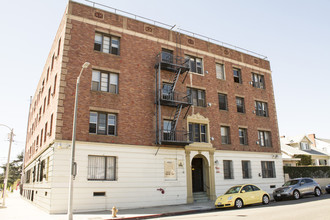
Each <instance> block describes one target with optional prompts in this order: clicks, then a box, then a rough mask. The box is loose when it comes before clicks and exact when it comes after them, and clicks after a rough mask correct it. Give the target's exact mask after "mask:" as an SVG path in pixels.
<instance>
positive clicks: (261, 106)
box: [254, 101, 268, 117]
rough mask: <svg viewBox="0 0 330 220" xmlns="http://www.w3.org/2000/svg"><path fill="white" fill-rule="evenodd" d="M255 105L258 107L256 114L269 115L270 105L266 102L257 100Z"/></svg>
mask: <svg viewBox="0 0 330 220" xmlns="http://www.w3.org/2000/svg"><path fill="white" fill-rule="evenodd" d="M254 106H255V109H256V115H258V116H263V117H268V105H267V103H266V102H260V101H255V102H254Z"/></svg>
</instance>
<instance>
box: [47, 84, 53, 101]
mask: <svg viewBox="0 0 330 220" xmlns="http://www.w3.org/2000/svg"><path fill="white" fill-rule="evenodd" d="M51 91H52V87H49V89H48V100H47V106H48V105H49V103H50V95H51Z"/></svg>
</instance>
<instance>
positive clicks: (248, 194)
mask: <svg viewBox="0 0 330 220" xmlns="http://www.w3.org/2000/svg"><path fill="white" fill-rule="evenodd" d="M256 203H262V204H265V205H266V204H268V203H269V194H268V193H266V192H265V191H263V190H261V189H260V188H259V187H257V186H255V185H252V184H244V185H237V186H233V187H231V188H230V189H228V191H227V192H226V193H225V194H224V195H222V196H219V197H218V198H217V200H215V203H214V205H215V207H216V208H226V207H235V208H238V209H240V208H242V207H243V206H244V205H251V204H256Z"/></svg>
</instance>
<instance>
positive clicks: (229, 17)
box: [0, 0, 330, 165]
mask: <svg viewBox="0 0 330 220" xmlns="http://www.w3.org/2000/svg"><path fill="white" fill-rule="evenodd" d="M67 2H68V1H67V0H56V1H55V0H48V1H45V0H33V1H26V0H15V1H4V2H2V4H1V8H2V10H1V13H0V27H1V34H0V66H1V70H0V124H5V125H7V126H9V127H11V128H13V129H14V133H15V137H14V142H13V145H12V152H11V160H13V159H15V158H16V156H17V155H18V154H19V153H20V152H21V151H23V150H24V147H25V138H26V130H27V120H28V111H29V104H30V96H33V95H34V93H35V90H36V87H37V84H38V81H39V79H40V75H41V73H42V70H43V68H44V65H45V61H46V59H47V56H48V53H49V50H50V48H51V45H52V42H53V40H54V37H55V34H56V31H57V28H58V26H59V24H60V21H61V18H62V16H63V14H64V11H65V8H66V5H67ZM78 2H84V3H85V4H87V5H91V4H90V3H88V2H86V1H84V0H78ZM97 2H98V3H101V4H104V5H108V6H111V7H113V8H117V9H121V10H123V11H127V12H130V13H133V14H137V15H140V16H143V17H147V18H150V19H153V20H156V21H160V22H163V23H166V24H169V25H177V26H179V27H180V28H182V29H185V30H189V31H191V32H194V33H198V34H201V35H205V36H208V37H210V38H213V39H217V40H219V41H223V42H226V43H229V44H233V45H236V46H238V47H242V48H245V49H248V50H252V51H254V52H256V53H259V54H263V55H265V56H267V57H268V60H269V61H270V64H271V69H272V77H273V86H274V95H275V101H276V108H277V117H278V123H279V131H280V135H285V136H296V135H301V134H310V133H315V134H316V137H319V138H328V139H330V132H329V125H330V116H329V112H330V68H329V66H328V65H327V64H329V63H330V41H329V39H330V13H329V11H330V1H328V0H315V1H306V0H291V1H287V0H277V1H264V0H249V1H246V0H231V1H228V0H226V1H225V0H208V1H205V0H190V1H189V2H188V1H178V0H167V1H155V0H135V1H132V0H120V1H115V0H97ZM8 133H9V129H8V128H6V127H3V126H0V165H2V164H4V163H6V161H7V155H8V146H9V142H8Z"/></svg>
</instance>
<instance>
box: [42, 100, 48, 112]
mask: <svg viewBox="0 0 330 220" xmlns="http://www.w3.org/2000/svg"><path fill="white" fill-rule="evenodd" d="M46 101H47V97H45V98H44V109H43V111H42V113H45V110H46Z"/></svg>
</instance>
